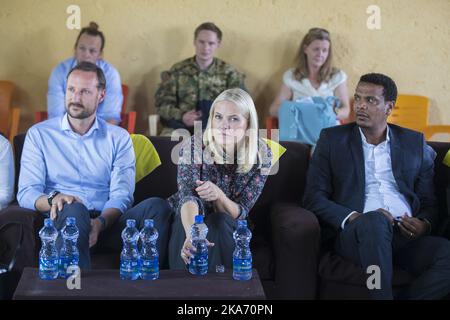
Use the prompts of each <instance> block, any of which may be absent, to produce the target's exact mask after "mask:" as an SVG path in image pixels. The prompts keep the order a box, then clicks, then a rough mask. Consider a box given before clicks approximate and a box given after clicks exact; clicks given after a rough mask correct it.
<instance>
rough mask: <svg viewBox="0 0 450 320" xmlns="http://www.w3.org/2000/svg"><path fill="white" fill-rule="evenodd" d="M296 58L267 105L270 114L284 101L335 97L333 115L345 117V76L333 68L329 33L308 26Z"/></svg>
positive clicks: (346, 93)
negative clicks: (334, 112)
mask: <svg viewBox="0 0 450 320" xmlns="http://www.w3.org/2000/svg"><path fill="white" fill-rule="evenodd" d="M297 60H298V62H297V66H296V67H295V68H293V69H289V70H287V71H286V72H285V73H284V75H283V84H282V85H281V88H280V91H279V93H278V95H277V97H276V98H275V100H274V101H273V103H272V105H271V106H270V110H269V112H270V114H271V115H272V116H277V115H278V109H279V108H280V105H281V103H282V102H283V101H285V100H292V101H298V100H300V99H302V98H306V97H323V98H326V97H328V96H335V97H337V98H339V100H340V101H341V108H340V109H338V111H337V115H336V118H337V119H338V120H343V119H346V118H348V115H349V111H350V107H349V98H348V91H347V75H346V74H345V73H344V71H342V70H339V69H336V68H334V67H333V64H332V60H333V54H332V45H331V38H330V33H329V32H328V31H327V30H325V29H322V28H312V29H310V30H309V31H308V33H307V34H306V35H305V37H304V38H303V40H302V42H301V44H300V48H299V50H298V57H297Z"/></svg>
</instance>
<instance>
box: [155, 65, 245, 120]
mask: <svg viewBox="0 0 450 320" xmlns="http://www.w3.org/2000/svg"><path fill="white" fill-rule="evenodd" d="M244 78H245V75H244V74H242V73H240V72H239V71H237V70H236V69H235V68H234V67H233V66H231V65H229V64H228V63H226V62H224V61H222V60H220V59H217V58H214V61H213V63H212V64H211V65H210V66H209V67H208V69H207V70H203V71H202V70H200V68H199V67H198V65H197V63H196V62H195V57H193V58H189V59H186V60H183V61H181V62H179V63H176V64H175V65H173V66H172V68H171V69H170V70H169V71H164V72H162V73H161V80H162V81H161V83H160V85H159V87H158V89H157V91H156V93H155V104H156V110H157V112H158V114H159V115H160V116H161V117H162V118H164V119H166V120H172V119H174V120H180V119H181V118H182V116H183V114H184V113H185V112H187V111H191V110H195V108H196V107H197V102H198V101H200V100H211V101H212V100H214V99H215V98H216V97H217V96H218V95H219V94H220V93H221V92H222V91H224V90H226V89H231V88H236V87H237V88H241V89H244V90H245V85H244Z"/></svg>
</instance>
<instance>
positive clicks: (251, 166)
mask: <svg viewBox="0 0 450 320" xmlns="http://www.w3.org/2000/svg"><path fill="white" fill-rule="evenodd" d="M198 140H200V141H198ZM189 142H190V143H189V144H186V145H185V146H184V147H183V148H182V149H181V150H180V161H179V164H178V192H177V193H176V194H174V195H173V196H171V197H170V198H169V199H168V201H169V205H170V206H171V207H172V209H173V210H174V211H175V212H176V214H175V219H174V223H173V226H172V235H171V239H170V242H169V265H170V268H171V269H182V268H185V265H186V264H188V263H189V259H190V258H191V257H192V254H191V251H190V249H191V239H190V227H191V225H192V224H193V223H194V216H195V215H197V214H198V213H201V211H203V209H204V215H205V223H206V225H207V226H208V229H209V232H208V236H207V240H208V241H209V242H208V245H209V246H210V250H209V265H210V266H212V267H214V266H216V265H224V266H225V267H228V268H231V266H232V255H233V250H234V240H233V231H234V230H235V228H236V226H237V222H236V220H238V219H246V218H247V216H248V213H249V211H250V209H251V208H252V207H253V205H254V204H255V202H256V200H257V199H258V197H259V195H260V194H261V191H262V189H263V187H264V184H265V182H266V179H267V174H268V171H269V169H270V163H271V157H272V156H271V153H270V150H269V148H268V147H267V145H266V143H265V142H263V141H262V140H260V139H259V138H258V117H257V114H256V109H255V105H254V103H253V100H252V98H251V97H250V95H249V94H248V93H247V92H245V91H244V90H241V89H229V90H226V91H224V92H222V93H221V94H220V95H219V96H218V97H217V98H216V99H215V100H214V102H213V104H212V106H211V110H210V114H209V120H208V124H207V127H206V130H205V132H204V134H203V137H202V138H201V139H195V136H194V137H192V139H191V140H190V141H189Z"/></svg>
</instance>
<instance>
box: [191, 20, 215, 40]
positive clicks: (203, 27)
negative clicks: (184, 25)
mask: <svg viewBox="0 0 450 320" xmlns="http://www.w3.org/2000/svg"><path fill="white" fill-rule="evenodd" d="M202 30H208V31H212V32H215V33H216V35H217V39H219V42H220V41H222V31H221V30H220V29H219V27H218V26H216V25H215V24H214V23H212V22H204V23H202V24H201V25H199V26H198V27H197V28H196V29H195V32H194V40H195V39H197V36H198V34H199V33H200V31H202Z"/></svg>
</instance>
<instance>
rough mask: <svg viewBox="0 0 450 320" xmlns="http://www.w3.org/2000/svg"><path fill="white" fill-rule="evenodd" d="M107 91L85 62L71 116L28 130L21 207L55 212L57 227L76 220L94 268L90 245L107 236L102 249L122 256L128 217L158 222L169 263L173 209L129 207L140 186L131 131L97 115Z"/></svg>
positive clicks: (73, 83)
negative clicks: (123, 237)
mask: <svg viewBox="0 0 450 320" xmlns="http://www.w3.org/2000/svg"><path fill="white" fill-rule="evenodd" d="M104 88H105V77H104V75H103V72H102V70H101V69H100V68H99V67H97V66H96V65H95V64H93V63H89V62H82V63H80V64H79V65H77V66H76V67H75V68H74V69H72V70H71V71H70V72H69V75H68V77H67V91H66V98H65V103H66V111H67V113H66V114H65V115H63V116H60V117H57V118H53V119H50V120H47V121H44V122H41V123H38V124H36V125H34V126H33V127H32V128H30V130H29V131H28V133H27V137H26V139H25V143H24V147H23V152H22V158H21V170H20V177H19V191H18V195H17V198H18V201H19V204H20V206H21V207H24V208H27V209H31V210H37V211H40V212H42V213H44V214H46V215H47V214H49V215H50V218H52V219H54V220H55V225H56V228H57V229H58V230H60V229H61V228H62V227H63V226H64V223H65V219H66V218H67V217H75V218H76V223H77V226H78V229H79V231H80V235H79V238H78V249H79V251H80V264H79V265H80V267H81V268H87V269H89V268H90V256H89V248H90V247H93V246H94V245H96V244H97V241H98V239H99V236H100V234H101V237H100V240H101V241H99V245H100V247H101V248H107V249H109V250H111V249H112V250H116V251H120V247H121V239H120V234H121V231H122V229H123V228H124V227H125V224H126V220H127V219H135V220H136V226H137V227H138V228H142V226H143V224H144V219H154V220H155V227H156V228H157V229H158V231H159V234H160V238H159V243H158V249H159V252H160V257H161V261H163V259H164V258H165V255H166V249H165V248H166V245H167V241H168V225H169V219H170V212H171V211H170V208H169V207H168V205H167V204H166V203H165V202H164V201H162V200H158V199H153V198H151V199H147V200H145V201H143V202H141V203H139V205H137V206H136V207H134V208H132V209H129V208H130V207H131V206H132V204H133V192H134V184H135V156H134V151H133V145H132V142H131V139H130V136H129V134H128V133H127V132H126V131H125V130H124V129H122V128H120V127H118V126H114V125H111V124H108V123H106V122H105V121H104V120H102V119H99V118H98V117H97V115H96V111H97V107H98V104H99V103H100V102H101V101H102V100H103V99H104V97H105V89H104ZM103 231H105V232H103ZM100 242H101V244H100ZM60 243H61V239H60V238H59V243H58V244H59V245H60ZM97 247H99V246H97Z"/></svg>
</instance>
